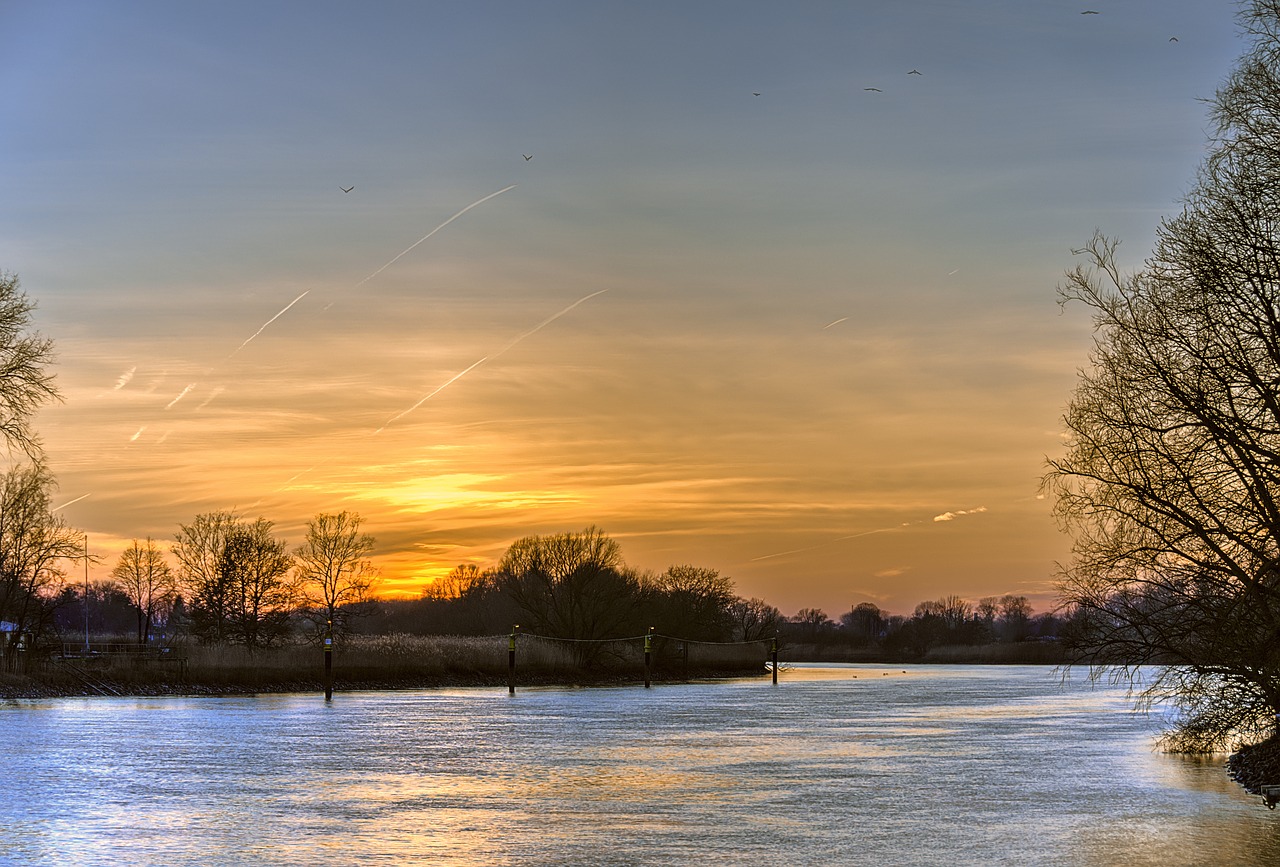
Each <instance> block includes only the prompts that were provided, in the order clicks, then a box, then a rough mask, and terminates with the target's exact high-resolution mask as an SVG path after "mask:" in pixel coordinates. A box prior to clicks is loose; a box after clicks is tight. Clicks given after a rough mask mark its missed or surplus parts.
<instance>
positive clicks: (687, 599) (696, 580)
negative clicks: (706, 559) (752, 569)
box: [650, 565, 736, 641]
mask: <svg viewBox="0 0 1280 867" xmlns="http://www.w3.org/2000/svg"><path fill="white" fill-rule="evenodd" d="M650 587H651V588H652V590H653V591H654V594H655V596H656V599H654V600H652V602H651V605H652V606H653V611H654V614H653V621H654V624H656V625H657V627H658V631H659V632H662V633H666V634H668V635H674V636H676V637H678V638H689V639H694V640H698V641H728V640H729V639H730V638H731V637H732V635H733V615H732V613H731V612H730V606H731V605H732V604H733V601H734V599H736V597H735V596H734V593H733V579H732V578H729V577H726V576H724V575H721V574H720V573H719V572H717V571H716V570H715V569H707V568H704V567H700V566H689V565H681V566H672V567H670V568H669V569H667V571H666V572H663V573H662V574H661V575H658V576H657V577H655V578H654V579H652V581H651V582H650Z"/></svg>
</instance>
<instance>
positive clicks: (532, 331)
mask: <svg viewBox="0 0 1280 867" xmlns="http://www.w3.org/2000/svg"><path fill="white" fill-rule="evenodd" d="M512 186H515V185H514V184H512ZM507 189H511V187H508V188H507ZM499 192H501V191H499ZM493 195H494V196H496V195H497V193H494V194H493ZM489 198H493V196H490V197H489ZM481 201H484V200H483V199H481ZM608 291H609V290H608V289H601V290H600V291H599V292H592V293H591V294H590V295H587V296H584V297H582V298H579V299H578V300H577V301H575V302H573V303H572V304H570V305H569V306H568V307H566V308H564V309H563V310H561V311H560V312H559V313H556V314H554V315H551V316H548V317H547V318H546V319H544V320H542V321H541V322H539V323H538V324H537V325H535V326H534V327H533V328H530V329H529V330H528V331H526V332H525V333H524V334H521V335H520V336H519V337H517V338H516V339H515V340H512V341H511V342H510V343H508V344H507V345H506V346H504V347H502V348H501V349H499V350H498V351H497V352H495V353H494V354H493V355H486V356H485V357H484V358H482V359H480V360H479V361H477V362H476V363H475V364H473V365H471V366H470V367H468V368H467V369H466V370H464V371H462V372H461V373H459V374H456V375H455V376H454V377H453V378H452V379H450V380H449V381H448V382H446V383H445V384H444V385H442V386H440V387H439V388H437V389H436V390H435V391H433V392H431V393H430V394H428V395H427V396H426V397H424V398H423V399H422V400H420V401H418V402H417V403H415V404H414V405H413V406H411V407H409V408H408V409H406V410H405V411H404V412H402V413H400V414H399V415H396V416H393V417H391V418H389V419H387V422H386V424H384V425H383V426H382V427H380V428H378V429H377V430H376V431H374V434H380V433H382V432H383V431H384V430H386V429H387V426H388V425H390V424H391V423H392V422H394V421H396V420H398V419H402V418H404V417H405V416H406V415H408V414H409V413H411V412H413V411H414V410H415V409H417V408H418V407H420V406H422V405H423V404H424V403H426V402H427V401H429V400H431V398H433V397H435V396H436V395H437V394H439V393H440V392H442V391H444V390H445V389H446V388H448V387H449V386H451V385H453V384H454V383H455V382H457V381H458V380H460V379H462V377H464V376H466V375H467V374H468V373H470V372H471V371H473V370H475V369H476V368H477V367H479V366H480V365H482V364H484V363H485V362H486V361H492V360H494V359H496V358H498V357H499V356H500V355H502V354H503V353H504V352H506V351H507V350H509V349H511V348H512V347H514V346H515V345H516V344H517V343H519V342H520V341H521V340H524V339H525V338H526V337H528V336H529V335H531V334H535V333H537V332H539V331H541V330H542V329H544V328H546V327H547V326H548V325H550V324H551V323H552V322H555V321H556V320H557V319H559V318H560V317H561V316H563V315H565V314H566V313H568V312H569V311H570V310H572V309H573V308H575V307H577V306H578V305H579V304H582V303H583V302H584V301H590V300H591V299H592V298H594V297H596V296H597V295H603V294H604V293H606V292H608Z"/></svg>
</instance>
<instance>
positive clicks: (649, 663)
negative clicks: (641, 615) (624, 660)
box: [644, 626, 653, 689]
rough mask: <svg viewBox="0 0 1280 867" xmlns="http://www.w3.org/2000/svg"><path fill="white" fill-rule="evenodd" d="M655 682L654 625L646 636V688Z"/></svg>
mask: <svg viewBox="0 0 1280 867" xmlns="http://www.w3.org/2000/svg"><path fill="white" fill-rule="evenodd" d="M652 682H653V627H652V626H650V627H649V634H648V635H646V636H645V637H644V688H645V689H649V687H650V685H651V684H652Z"/></svg>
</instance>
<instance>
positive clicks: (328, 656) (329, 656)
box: [324, 620, 333, 701]
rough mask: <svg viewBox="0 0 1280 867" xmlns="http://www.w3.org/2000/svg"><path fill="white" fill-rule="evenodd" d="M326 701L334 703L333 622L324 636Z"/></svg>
mask: <svg viewBox="0 0 1280 867" xmlns="http://www.w3.org/2000/svg"><path fill="white" fill-rule="evenodd" d="M324 700H325V701H333V621H332V620H330V621H329V628H328V631H327V632H326V633H325V636H324Z"/></svg>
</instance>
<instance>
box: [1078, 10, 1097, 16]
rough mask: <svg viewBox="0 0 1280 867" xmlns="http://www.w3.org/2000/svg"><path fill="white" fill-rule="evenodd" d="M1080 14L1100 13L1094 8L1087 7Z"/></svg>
mask: <svg viewBox="0 0 1280 867" xmlns="http://www.w3.org/2000/svg"><path fill="white" fill-rule="evenodd" d="M1080 14H1081V15H1097V14H1098V13H1097V12H1096V11H1094V10H1093V9H1086V10H1084V11H1083V12H1081V13H1080Z"/></svg>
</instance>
